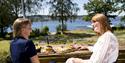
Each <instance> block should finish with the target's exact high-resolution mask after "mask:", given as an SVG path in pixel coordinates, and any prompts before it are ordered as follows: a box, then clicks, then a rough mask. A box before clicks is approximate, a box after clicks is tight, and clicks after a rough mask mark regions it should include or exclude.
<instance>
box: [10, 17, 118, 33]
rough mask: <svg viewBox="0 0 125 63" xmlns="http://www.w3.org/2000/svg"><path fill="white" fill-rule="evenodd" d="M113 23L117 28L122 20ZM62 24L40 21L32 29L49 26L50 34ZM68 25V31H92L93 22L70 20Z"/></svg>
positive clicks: (116, 19)
mask: <svg viewBox="0 0 125 63" xmlns="http://www.w3.org/2000/svg"><path fill="white" fill-rule="evenodd" d="M111 20H112V21H111V23H112V26H115V25H117V24H119V23H120V18H118V17H116V18H115V19H111ZM59 24H61V22H59V21H57V20H49V21H41V22H40V21H38V22H33V23H32V28H33V29H35V28H40V29H41V28H43V27H44V26H48V27H49V32H56V27H57V26H58V25H59ZM66 25H67V30H75V29H90V28H91V27H92V26H91V22H90V21H88V22H86V21H84V20H82V19H76V20H74V21H72V22H71V21H70V20H68V21H67V22H66ZM10 31H11V30H10V28H9V29H8V32H10Z"/></svg>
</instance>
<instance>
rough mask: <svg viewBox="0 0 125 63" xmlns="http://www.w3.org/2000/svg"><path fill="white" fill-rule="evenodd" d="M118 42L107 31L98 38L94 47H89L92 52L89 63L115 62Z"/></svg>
mask: <svg viewBox="0 0 125 63" xmlns="http://www.w3.org/2000/svg"><path fill="white" fill-rule="evenodd" d="M118 45H119V44H118V40H117V38H116V36H115V35H114V34H112V32H110V31H107V32H105V33H104V34H103V35H101V36H100V37H99V39H98V40H97V42H96V43H95V45H94V46H93V48H92V47H90V49H89V50H90V51H92V52H93V54H92V55H91V57H90V59H89V63H113V62H115V61H116V60H117V57H118V52H119V48H118V47H119V46H118Z"/></svg>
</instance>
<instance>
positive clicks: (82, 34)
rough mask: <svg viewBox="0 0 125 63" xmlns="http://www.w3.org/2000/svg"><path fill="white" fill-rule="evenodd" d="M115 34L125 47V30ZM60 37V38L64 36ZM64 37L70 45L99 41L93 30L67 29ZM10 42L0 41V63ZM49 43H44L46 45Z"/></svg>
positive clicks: (121, 46) (36, 41) (5, 55)
mask: <svg viewBox="0 0 125 63" xmlns="http://www.w3.org/2000/svg"><path fill="white" fill-rule="evenodd" d="M114 34H115V35H116V37H117V38H118V41H119V44H120V48H125V46H124V45H125V30H120V31H115V32H114ZM62 37H63V36H62ZM62 37H60V38H62ZM64 38H65V39H66V42H67V43H66V45H68V46H69V45H70V44H72V43H74V42H76V43H78V44H94V43H95V42H96V41H97V38H98V37H97V36H96V34H95V33H94V32H93V31H92V30H74V31H66V33H65V35H64ZM33 41H34V43H38V42H39V41H40V40H33ZM9 42H10V40H1V41H0V63H1V62H2V63H5V61H6V60H5V59H6V57H7V55H8V54H9V53H8V52H9ZM60 44H64V42H62V41H58V42H53V43H50V45H52V46H54V45H60ZM46 45H47V44H44V46H46Z"/></svg>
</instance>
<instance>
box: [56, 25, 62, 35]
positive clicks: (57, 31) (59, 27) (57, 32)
mask: <svg viewBox="0 0 125 63" xmlns="http://www.w3.org/2000/svg"><path fill="white" fill-rule="evenodd" d="M56 34H61V25H60V24H59V25H58V26H57V27H56Z"/></svg>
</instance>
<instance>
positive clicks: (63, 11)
mask: <svg viewBox="0 0 125 63" xmlns="http://www.w3.org/2000/svg"><path fill="white" fill-rule="evenodd" d="M48 4H50V5H51V7H50V15H51V18H52V19H58V20H59V21H61V23H62V25H61V26H62V29H61V31H62V32H63V31H64V24H65V21H66V20H68V19H69V18H70V19H73V18H74V17H75V16H76V13H77V11H78V10H79V8H78V7H77V4H76V3H73V2H72V1H71V0H50V1H49V2H48Z"/></svg>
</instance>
